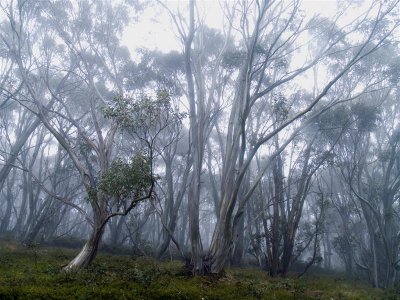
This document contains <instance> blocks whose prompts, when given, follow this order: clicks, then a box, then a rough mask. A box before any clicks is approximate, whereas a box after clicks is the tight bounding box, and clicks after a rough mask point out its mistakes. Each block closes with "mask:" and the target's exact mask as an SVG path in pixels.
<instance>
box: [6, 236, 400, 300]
mask: <svg viewBox="0 0 400 300" xmlns="http://www.w3.org/2000/svg"><path fill="white" fill-rule="evenodd" d="M30 251H31V250H30V249H27V248H25V247H21V246H18V245H15V244H11V243H7V244H4V243H3V244H1V243H0V258H1V262H3V263H2V264H0V299H163V300H164V299H207V300H211V299H215V300H217V299H218V300H219V299H237V300H239V299H398V296H397V294H396V292H397V291H396V289H393V290H387V291H382V290H379V289H372V288H370V287H368V286H366V285H364V284H362V283H359V282H349V281H346V280H343V279H340V278H336V277H329V276H318V277H314V276H309V277H305V278H302V279H294V278H286V279H282V278H269V277H268V276H267V275H266V273H265V272H264V271H261V270H258V269H228V270H227V272H226V275H225V276H223V277H220V278H218V279H216V278H209V277H201V276H198V277H191V276H187V275H184V272H183V271H182V270H183V266H182V265H183V263H182V262H157V261H155V260H153V259H150V258H136V259H134V258H132V257H129V256H122V255H107V254H103V253H100V254H99V255H98V257H97V258H96V260H95V261H94V263H93V265H92V266H91V267H90V268H89V269H87V270H83V271H80V272H76V273H65V272H62V271H61V269H62V266H63V265H65V264H66V263H67V262H68V261H69V260H70V259H72V258H73V257H74V255H75V254H76V253H75V252H76V251H77V250H70V249H56V248H44V247H41V246H38V247H36V252H37V257H36V264H35V259H34V258H33V257H32V255H31V254H30Z"/></svg>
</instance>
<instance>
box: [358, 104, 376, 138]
mask: <svg viewBox="0 0 400 300" xmlns="http://www.w3.org/2000/svg"><path fill="white" fill-rule="evenodd" d="M351 110H352V113H353V114H354V115H355V116H356V119H357V128H358V130H359V131H361V132H371V131H372V130H374V128H375V127H376V122H377V121H378V119H379V113H380V111H379V109H378V108H377V107H375V106H372V105H368V104H365V103H362V102H358V103H355V104H354V105H353V106H352V107H351Z"/></svg>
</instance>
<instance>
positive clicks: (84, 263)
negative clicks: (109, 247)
mask: <svg viewBox="0 0 400 300" xmlns="http://www.w3.org/2000/svg"><path fill="white" fill-rule="evenodd" d="M103 233H104V227H103V228H94V229H93V231H92V233H91V235H90V237H89V239H88V241H87V242H86V243H85V245H84V246H83V248H82V250H81V251H80V252H79V253H78V255H77V256H76V257H75V258H74V259H73V260H72V261H71V262H70V263H69V264H68V265H67V266H65V267H64V269H63V270H64V271H66V272H71V271H78V270H81V269H83V268H86V267H88V266H89V265H90V264H91V262H92V261H93V259H94V258H95V257H96V254H97V250H98V248H99V244H100V241H101V238H102V237H103Z"/></svg>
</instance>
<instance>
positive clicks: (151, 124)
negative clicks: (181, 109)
mask: <svg viewBox="0 0 400 300" xmlns="http://www.w3.org/2000/svg"><path fill="white" fill-rule="evenodd" d="M102 112H103V115H104V117H105V118H107V119H114V120H116V121H117V123H118V125H119V126H120V128H121V129H122V130H126V131H128V132H131V133H136V134H138V135H140V136H141V137H143V133H149V132H151V131H154V132H155V133H157V132H159V131H161V130H162V129H164V128H165V127H168V126H173V125H180V123H181V119H182V118H184V117H185V114H182V113H178V112H175V110H174V108H173V107H172V105H171V98H170V95H169V93H168V92H167V91H165V90H160V91H158V92H157V95H156V98H155V99H153V98H152V97H148V96H145V95H144V96H142V97H140V98H139V99H132V98H126V97H124V96H122V95H118V96H116V97H114V99H113V103H112V105H109V106H107V107H103V108H102ZM145 135H146V134H145Z"/></svg>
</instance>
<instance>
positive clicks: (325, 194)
mask: <svg viewBox="0 0 400 300" xmlns="http://www.w3.org/2000/svg"><path fill="white" fill-rule="evenodd" d="M197 2H198V3H197ZM197 2H196V1H194V0H190V1H179V2H174V1H161V0H160V1H142V2H139V1H134V0H129V1H128V0H126V1H122V0H121V1H111V0H96V1H91V0H79V1H78V0H76V1H72V0H71V1H70V0H52V1H44V0H43V1H42V0H35V1H33V0H19V1H15V0H2V1H1V2H0V74H1V75H0V137H1V139H0V236H1V237H2V238H11V239H13V240H18V241H21V242H23V243H26V244H28V245H32V244H38V243H39V244H56V245H64V246H66V245H70V246H77V245H80V246H82V248H81V250H80V252H79V253H78V254H77V256H76V257H75V258H74V259H73V260H71V261H70V263H69V264H68V265H66V266H65V267H64V270H65V271H67V272H68V271H72V270H77V269H81V268H85V267H87V266H89V265H90V264H91V263H92V261H93V259H94V258H95V256H96V254H97V252H98V249H99V247H103V248H107V249H108V250H110V251H116V252H118V251H120V252H123V251H125V252H134V253H137V254H140V255H146V256H153V257H156V258H158V259H165V258H170V257H173V258H175V259H184V260H185V261H186V265H187V268H188V269H189V270H190V271H191V272H192V274H220V273H221V272H223V270H224V268H226V267H227V266H242V265H249V264H252V265H256V266H258V267H259V268H261V269H262V270H265V271H266V272H267V273H268V274H269V275H270V276H286V275H287V274H288V273H290V272H295V273H296V274H298V275H300V276H301V275H302V274H304V273H305V272H307V270H308V269H309V268H310V267H312V266H319V267H320V268H323V269H326V270H345V271H346V273H347V274H348V275H349V276H354V277H357V278H359V277H361V278H366V279H367V280H368V281H369V282H370V283H371V285H373V286H374V287H393V286H394V284H395V283H396V282H397V281H398V280H399V275H400V274H399V270H400V216H399V213H400V201H399V200H400V199H399V198H400V97H399V96H400V94H399V88H398V87H399V80H400V56H399V54H400V48H399V44H398V42H399V37H400V34H399V25H400V24H399V23H400V5H399V1H397V0H396V1H393V0H391V1H373V2H369V1H337V2H336V3H335V7H336V9H335V10H334V11H329V13H328V14H327V15H329V16H325V15H324V13H325V14H326V12H321V13H320V14H311V13H310V12H309V11H307V9H306V8H307V5H312V4H310V3H307V2H302V1H298V0H293V1H274V0H240V1H221V2H219V5H215V3H214V4H213V5H210V7H209V8H208V9H207V2H203V1H197ZM215 8H218V9H219V10H220V14H219V15H220V18H221V19H220V20H219V21H220V27H218V28H217V27H215V26H211V25H209V24H208V23H207V15H208V16H209V15H210V14H212V13H211V9H215ZM151 12H156V14H159V16H163V17H160V19H159V20H158V21H157V20H154V22H158V24H161V25H162V26H164V27H166V28H172V29H171V30H172V31H173V32H174V33H175V36H176V39H175V41H174V42H172V41H171V43H176V44H177V45H179V48H178V49H176V50H171V51H170V50H167V51H166V50H165V49H161V48H158V49H155V48H147V47H146V45H139V46H135V47H134V48H132V47H130V46H129V41H131V42H132V43H134V42H135V30H137V32H139V31H142V30H146V28H145V26H148V25H146V24H148V22H149V21H148V20H149V19H150V16H151ZM146 22H147V23H146ZM144 24H145V25H144ZM161 35H162V33H160V35H158V36H157V35H154V36H153V41H152V43H154V44H156V45H157V40H158V39H162V37H161Z"/></svg>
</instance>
